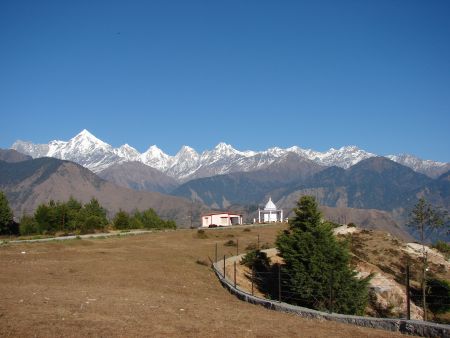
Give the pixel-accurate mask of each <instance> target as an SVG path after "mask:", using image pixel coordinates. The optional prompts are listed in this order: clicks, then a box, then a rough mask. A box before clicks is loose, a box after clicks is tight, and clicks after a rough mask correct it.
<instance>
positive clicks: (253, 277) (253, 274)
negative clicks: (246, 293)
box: [252, 265, 255, 296]
mask: <svg viewBox="0 0 450 338" xmlns="http://www.w3.org/2000/svg"><path fill="white" fill-rule="evenodd" d="M254 279H255V270H254V268H253V265H252V296H253V283H254Z"/></svg>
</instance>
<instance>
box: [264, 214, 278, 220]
mask: <svg viewBox="0 0 450 338" xmlns="http://www.w3.org/2000/svg"><path fill="white" fill-rule="evenodd" d="M277 221H278V214H277V213H276V212H274V213H272V214H264V222H277Z"/></svg>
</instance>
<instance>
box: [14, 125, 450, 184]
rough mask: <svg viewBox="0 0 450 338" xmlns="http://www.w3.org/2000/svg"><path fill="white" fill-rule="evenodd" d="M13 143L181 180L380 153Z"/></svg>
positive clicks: (428, 166) (85, 137)
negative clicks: (292, 160) (135, 165)
mask: <svg viewBox="0 0 450 338" xmlns="http://www.w3.org/2000/svg"><path fill="white" fill-rule="evenodd" d="M12 148H13V149H15V150H17V151H19V152H22V153H24V154H27V155H30V156H32V157H33V158H36V157H43V156H51V157H56V158H60V159H65V160H70V161H74V162H77V163H79V164H81V165H83V166H85V167H87V168H89V169H91V170H92V171H94V172H99V171H101V170H104V169H106V168H107V167H109V166H111V165H113V164H116V163H120V162H123V161H140V162H142V163H144V164H146V165H148V166H151V167H153V168H156V169H158V170H161V171H163V172H165V173H166V174H168V175H170V176H172V177H174V178H177V179H182V180H188V179H191V178H196V177H206V176H212V175H217V174H226V173H231V172H237V171H252V170H257V169H262V168H265V167H267V166H269V165H271V164H272V163H274V162H275V161H280V160H281V159H283V158H284V157H285V156H287V155H289V156H292V154H295V155H297V156H299V157H301V158H306V159H308V160H311V161H313V162H315V163H317V164H320V165H325V166H332V165H335V166H339V167H342V168H349V167H350V166H352V165H354V164H356V163H358V162H359V161H361V160H364V159H367V158H369V157H374V156H376V155H375V154H372V153H369V152H367V151H365V150H362V149H360V148H358V147H357V146H354V145H349V146H343V147H340V148H339V149H335V148H330V149H329V150H327V151H324V152H320V151H315V150H312V149H303V148H300V147H298V146H292V147H290V148H286V149H283V148H280V147H272V148H269V149H267V150H264V151H259V152H256V151H252V150H247V151H239V150H236V149H235V148H233V147H232V146H231V145H229V144H227V143H225V142H220V143H219V144H217V145H216V146H215V147H214V149H212V150H205V151H203V152H202V153H201V154H199V153H197V151H195V149H193V148H191V147H189V146H186V145H185V146H183V147H181V149H180V150H179V151H178V153H177V154H176V155H175V156H169V155H168V154H166V153H164V152H163V151H162V150H161V149H159V148H158V147H157V146H156V145H152V146H151V147H149V148H148V150H147V151H145V152H144V153H142V154H141V153H139V151H137V150H136V149H135V148H133V147H131V146H130V145H128V144H124V145H122V146H120V147H119V148H113V147H112V146H111V145H109V144H107V143H105V142H103V141H101V140H99V139H98V138H97V137H95V136H94V135H93V134H91V133H90V132H89V131H88V130H86V129H83V130H82V131H81V132H80V133H78V134H77V135H76V136H75V137H73V138H72V139H70V140H69V141H59V140H55V141H51V142H49V143H48V144H33V143H31V142H25V141H16V142H15V143H14V144H13V145H12ZM387 157H388V158H390V159H391V160H393V161H395V162H398V163H400V164H403V165H406V166H408V167H410V168H412V169H413V170H416V171H418V172H422V173H424V174H427V175H429V176H431V177H437V175H439V174H440V173H443V172H445V171H447V170H449V169H450V163H441V162H435V161H428V160H421V159H419V158H417V157H414V156H412V155H407V154H400V155H389V156H387Z"/></svg>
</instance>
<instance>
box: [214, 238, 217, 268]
mask: <svg viewBox="0 0 450 338" xmlns="http://www.w3.org/2000/svg"><path fill="white" fill-rule="evenodd" d="M214 262H216V263H217V243H216V260H215V261H214Z"/></svg>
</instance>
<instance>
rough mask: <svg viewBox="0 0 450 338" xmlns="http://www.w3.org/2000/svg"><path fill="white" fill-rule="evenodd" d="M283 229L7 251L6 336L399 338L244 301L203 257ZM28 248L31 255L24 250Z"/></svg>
mask: <svg viewBox="0 0 450 338" xmlns="http://www.w3.org/2000/svg"><path fill="white" fill-rule="evenodd" d="M279 230H280V227H279V226H268V227H259V228H252V230H251V231H250V232H247V231H243V229H242V228H235V229H226V230H225V229H220V230H212V229H211V230H206V236H207V238H204V239H202V238H199V237H198V236H197V232H196V230H178V231H172V232H165V233H153V234H148V235H140V236H130V237H127V238H109V239H98V240H73V241H68V242H60V243H34V244H18V245H8V246H3V247H0V271H2V273H1V274H0V295H1V302H0V318H1V322H2V325H0V336H2V337H4V336H22V337H26V336H35V335H36V336H38V337H43V336H105V337H113V336H128V337H130V336H179V337H186V336H188V337H189V336H191V337H197V336H200V337H210V336H212V337H236V336H239V337H271V336H277V337H296V336H297V337H325V336H333V337H350V336H354V337H396V336H398V337H400V335H399V334H394V333H391V332H385V331H378V330H371V329H366V328H359V327H355V326H351V325H344V324H338V323H333V322H318V321H312V320H306V319H302V318H299V317H296V316H294V315H289V314H283V313H276V312H273V311H270V310H267V309H264V308H262V307H258V306H254V305H250V304H247V303H244V302H241V301H239V300H238V299H236V298H235V297H234V296H232V295H230V294H229V293H228V292H226V291H225V290H224V289H223V288H222V287H221V286H220V284H219V282H218V280H217V278H216V277H215V276H214V274H213V272H212V271H211V269H210V268H209V267H207V266H205V265H202V264H198V263H197V261H207V260H208V256H209V257H211V258H212V257H213V256H214V248H215V243H219V245H218V248H219V256H222V255H223V254H224V253H226V254H234V253H235V252H236V247H226V246H224V245H223V244H224V243H225V242H226V241H228V240H229V239H233V240H236V239H239V247H240V248H241V249H242V248H245V247H246V246H247V245H248V244H249V243H251V242H253V243H255V242H256V240H257V234H258V233H259V234H260V241H261V243H265V242H268V243H272V242H273V240H274V238H275V236H276V233H277V232H278V231H279ZM22 251H25V252H26V253H25V254H22V253H21V252H22Z"/></svg>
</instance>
